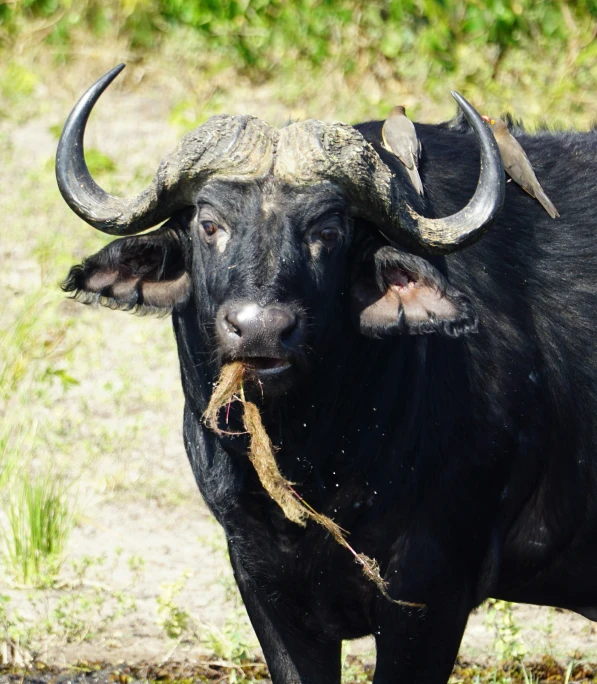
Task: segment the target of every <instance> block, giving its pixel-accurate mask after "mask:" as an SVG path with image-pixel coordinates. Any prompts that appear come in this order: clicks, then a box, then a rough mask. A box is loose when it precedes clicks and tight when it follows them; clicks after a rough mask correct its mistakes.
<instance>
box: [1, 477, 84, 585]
mask: <svg viewBox="0 0 597 684" xmlns="http://www.w3.org/2000/svg"><path fill="white" fill-rule="evenodd" d="M6 517H7V526H6V530H5V533H4V542H5V550H6V553H5V563H6V565H7V568H8V570H9V572H10V574H11V575H12V576H13V579H14V580H15V581H16V582H17V583H19V584H25V585H33V586H39V585H44V584H51V583H52V582H53V581H54V580H55V579H56V576H57V575H58V571H59V570H60V566H61V565H62V562H63V560H64V553H65V549H66V544H67V541H68V538H69V535H70V532H71V530H72V528H73V522H74V519H73V502H72V493H71V491H70V488H69V487H68V486H66V485H65V483H64V481H63V480H61V479H59V478H56V477H55V475H53V474H51V473H50V472H47V473H44V474H41V475H37V476H35V477H33V478H29V477H23V478H21V479H19V480H17V481H16V482H15V486H14V488H13V491H12V492H11V496H10V499H9V503H8V506H7V509H6Z"/></svg>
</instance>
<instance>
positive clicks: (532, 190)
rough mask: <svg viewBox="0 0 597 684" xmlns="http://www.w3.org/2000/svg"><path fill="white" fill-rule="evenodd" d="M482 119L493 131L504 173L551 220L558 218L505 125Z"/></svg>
mask: <svg viewBox="0 0 597 684" xmlns="http://www.w3.org/2000/svg"><path fill="white" fill-rule="evenodd" d="M482 119H483V120H484V121H487V123H488V124H489V125H490V126H491V129H492V130H493V135H494V136H495V139H496V142H497V144H498V147H499V148H500V153H501V155H502V161H503V163H504V170H505V171H506V173H507V174H508V175H509V176H510V178H511V179H512V180H513V181H514V182H515V183H518V185H520V187H521V188H522V189H523V190H524V191H525V192H528V193H529V195H530V196H531V197H534V198H535V199H536V200H537V201H538V202H539V203H540V204H541V206H542V207H543V208H544V209H545V211H546V212H547V213H548V214H549V215H550V216H551V218H554V219H555V218H558V217H559V215H560V214H559V212H558V210H557V209H556V208H555V206H554V205H553V203H552V201H551V200H550V199H549V197H548V196H547V195H546V194H545V191H544V190H543V188H542V187H541V185H540V183H539V181H538V180H537V176H536V175H535V172H534V171H533V167H532V166H531V162H530V161H529V158H528V157H527V155H526V153H525V151H524V149H523V148H522V145H521V144H520V143H519V142H518V140H516V138H515V137H514V136H513V135H512V133H510V131H509V130H508V126H507V125H506V123H505V122H504V121H502V119H496V118H493V117H489V116H484V117H482Z"/></svg>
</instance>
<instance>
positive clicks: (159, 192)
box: [56, 64, 278, 235]
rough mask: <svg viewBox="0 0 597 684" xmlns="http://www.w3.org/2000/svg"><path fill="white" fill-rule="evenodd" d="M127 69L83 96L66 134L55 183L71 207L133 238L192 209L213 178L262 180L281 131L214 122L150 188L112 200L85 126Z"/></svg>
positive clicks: (191, 137) (194, 135) (188, 140)
mask: <svg viewBox="0 0 597 684" xmlns="http://www.w3.org/2000/svg"><path fill="white" fill-rule="evenodd" d="M123 69H124V64H121V65H119V66H117V67H115V68H114V69H112V70H111V71H109V72H108V73H107V74H106V75H105V76H102V78H100V79H99V80H98V81H97V82H96V83H94V84H93V85H92V86H91V88H89V90H88V91H87V92H86V93H85V94H84V95H83V97H82V98H81V99H80V100H79V102H78V103H77V104H76V106H75V108H74V109H73V111H72V112H71V114H70V116H69V117H68V120H67V122H66V124H65V126H64V130H63V131H62V136H61V137H60V142H59V143H58V152H57V154H56V179H57V181H58V187H59V189H60V192H61V193H62V196H63V197H64V199H65V201H66V203H67V204H68V205H69V207H70V208H71V209H72V210H73V211H74V212H75V213H76V214H78V215H79V216H80V217H81V218H82V219H83V220H84V221H87V223H89V224H90V225H92V226H93V227H94V228H97V229H98V230H101V231H103V232H104V233H110V234H111V235H134V234H135V233H139V232H140V231H142V230H145V229H147V228H151V227H152V226H155V225H156V224H158V223H160V222H161V221H164V220H165V219H167V218H169V217H170V216H172V214H173V213H175V212H176V211H178V210H179V209H182V208H184V207H185V206H192V205H193V204H194V196H195V194H196V191H197V189H198V187H200V186H201V185H202V184H203V183H205V181H206V180H207V179H208V178H209V177H210V176H212V175H215V174H217V175H222V176H227V177H231V176H232V177H236V176H238V177H247V176H249V177H252V178H255V177H261V176H264V175H265V174H267V173H268V171H269V170H270V168H271V166H272V163H273V154H274V147H275V143H276V139H277V135H278V134H277V131H275V130H274V129H272V128H271V127H270V126H268V124H266V123H265V122H263V121H260V120H259V119H256V118H254V117H251V116H225V115H219V116H213V117H211V118H210V119H209V120H208V121H207V122H206V123H205V124H203V125H202V126H199V127H198V128H196V129H195V130H194V131H191V132H190V133H188V134H187V135H185V136H184V138H183V139H182V141H181V143H180V144H179V145H178V147H177V148H176V150H175V151H174V152H173V153H172V154H170V155H168V156H167V157H165V158H164V160H163V161H162V162H161V164H160V166H159V169H158V171H157V173H156V175H155V176H154V178H153V181H152V183H151V185H150V187H149V188H147V189H146V190H144V191H143V192H142V193H141V194H140V195H138V196H137V197H133V198H130V199H123V198H121V197H114V196H113V195H110V194H109V193H107V192H106V191H105V190H102V188H100V187H99V185H97V183H96V182H95V181H94V180H93V178H92V177H91V174H90V173H89V170H88V168H87V165H86V164H85V157H84V153H83V135H84V133H85V126H86V124H87V120H88V118H89V115H90V113H91V110H92V109H93V106H94V105H95V103H96V102H97V100H98V99H99V97H100V95H101V94H102V93H103V92H104V90H106V88H107V87H108V86H109V85H110V83H112V81H113V80H114V79H115V78H116V76H118V74H119V73H120V72H121V71H122V70H123Z"/></svg>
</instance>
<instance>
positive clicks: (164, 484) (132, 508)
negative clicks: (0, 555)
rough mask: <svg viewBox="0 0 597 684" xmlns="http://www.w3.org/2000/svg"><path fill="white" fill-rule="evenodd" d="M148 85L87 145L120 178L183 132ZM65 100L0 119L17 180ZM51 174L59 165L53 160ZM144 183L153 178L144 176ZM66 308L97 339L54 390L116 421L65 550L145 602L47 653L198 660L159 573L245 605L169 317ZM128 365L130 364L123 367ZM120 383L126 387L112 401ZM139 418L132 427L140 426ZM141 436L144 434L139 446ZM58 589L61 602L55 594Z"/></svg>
mask: <svg viewBox="0 0 597 684" xmlns="http://www.w3.org/2000/svg"><path fill="white" fill-rule="evenodd" d="M99 71H101V69H100V70H99ZM88 80H90V79H88ZM42 88H43V87H42ZM71 89H72V90H75V87H74V86H72V88H71ZM139 90H140V92H134V91H133V92H128V93H126V94H123V93H122V92H119V91H118V89H115V91H114V92H112V93H110V92H109V93H108V94H107V95H106V96H105V97H104V98H103V99H102V104H101V106H99V107H98V111H97V113H96V114H94V116H93V121H92V125H91V127H90V131H89V135H88V138H87V140H88V145H90V146H93V147H99V148H100V149H101V150H102V151H103V152H104V153H106V154H108V155H111V156H113V157H114V158H116V159H118V172H117V173H116V174H115V176H116V177H115V178H114V179H113V180H114V183H115V184H117V183H118V181H119V179H121V178H126V177H127V176H128V175H129V174H131V173H132V172H138V170H139V168H145V173H146V174H147V175H149V176H151V175H152V173H153V169H154V168H156V167H157V163H158V161H159V159H160V158H161V156H162V155H163V154H164V153H165V152H167V151H169V150H170V149H171V148H172V147H173V146H174V144H175V143H176V141H177V139H178V137H179V135H178V133H177V132H176V131H175V130H174V129H173V128H172V127H170V126H168V125H167V124H166V123H165V122H166V120H167V114H168V103H167V98H166V97H161V96H160V94H159V93H156V92H155V91H151V90H148V89H147V88H145V89H143V88H140V89H139ZM42 94H43V93H42ZM269 97H270V95H269V94H268V93H267V92H266V91H264V92H263V93H261V91H258V92H257V94H256V95H255V96H254V98H253V99H252V101H251V102H250V103H248V101H246V100H245V99H244V97H243V96H240V97H239V98H238V99H237V100H236V101H235V103H234V111H247V110H250V111H251V112H252V113H255V114H260V115H261V116H267V115H269V116H268V118H269V119H270V121H273V122H276V119H277V120H278V122H280V121H282V120H284V118H285V115H286V112H284V108H282V107H277V106H276V105H275V103H274V104H272V103H271V101H270V100H269V99H268V98H269ZM67 101H68V98H66V96H63V99H62V100H59V102H58V103H55V104H51V105H50V114H49V115H46V116H44V118H33V119H31V120H29V121H27V122H26V123H25V124H24V125H18V126H17V125H14V124H12V123H10V122H3V123H2V124H1V125H0V132H1V133H3V134H5V135H6V136H8V137H10V140H11V144H12V146H13V153H12V158H13V160H14V163H13V166H12V167H9V168H4V169H3V170H2V171H0V180H1V179H2V175H3V174H4V181H7V175H8V174H9V175H10V177H11V179H14V178H16V177H17V176H18V172H19V169H21V168H23V165H25V164H26V165H27V167H30V168H37V169H42V168H45V167H44V164H46V163H47V160H48V159H49V158H50V157H51V156H52V155H53V153H54V150H55V145H56V142H55V139H54V138H53V136H52V135H51V134H50V132H49V125H50V124H54V123H58V122H60V121H62V120H63V118H64V115H65V113H66V112H65V111H64V103H65V102H67ZM72 101H74V97H73V100H72ZM272 112H273V114H272ZM40 173H41V171H40ZM43 173H44V174H46V175H51V173H52V171H51V169H49V170H45V171H43ZM48 182H49V181H48ZM139 185H140V186H142V185H143V182H141V181H139ZM56 194H57V193H56ZM63 216H64V220H65V223H64V224H61V225H54V226H53V227H52V229H53V230H56V231H62V232H63V233H64V234H65V235H68V236H69V240H70V239H71V238H70V236H71V235H72V245H73V247H72V252H73V260H74V261H76V259H78V258H80V257H81V256H83V255H84V254H83V250H82V247H81V238H80V235H81V234H82V233H83V232H85V231H89V229H86V228H84V227H83V225H82V224H79V223H77V222H76V220H75V219H73V218H72V217H70V215H69V214H68V212H67V211H66V210H64V214H63ZM87 239H89V238H87ZM91 239H93V238H91ZM103 242H105V241H103ZM99 244H100V243H99V242H98V245H99ZM21 247H22V246H21ZM21 247H19V246H16V247H15V246H12V247H11V248H10V255H11V258H12V259H13V264H14V267H15V270H14V273H13V274H12V276H11V277H13V276H14V279H15V282H16V283H17V285H18V283H20V282H21V279H22V278H24V277H25V275H26V274H27V273H29V272H30V271H32V270H33V271H34V270H35V265H34V264H33V265H32V263H31V262H30V261H28V260H27V258H26V254H25V253H24V252H22V250H21V254H19V249H20V248H21ZM3 250H4V252H3V255H4V256H5V257H6V256H7V255H8V254H9V248H8V246H7V245H4V247H3ZM6 277H8V276H6ZM11 282H12V281H11ZM17 285H15V287H17ZM62 306H63V308H62V309H61V310H60V313H59V315H60V316H64V317H66V318H71V319H73V320H76V321H77V326H78V327H77V330H78V331H85V330H93V331H94V336H93V339H92V340H91V338H89V337H85V336H84V335H83V333H81V334H80V336H79V337H76V338H75V340H76V341H77V343H78V344H79V346H78V347H77V350H76V353H75V364H76V365H75V368H74V370H73V373H74V374H75V375H76V377H77V378H78V379H79V381H80V384H79V385H78V386H77V387H76V388H73V390H72V391H70V393H69V395H68V397H67V398H62V399H60V400H59V401H57V403H56V406H55V410H56V411H57V412H60V411H62V412H63V414H64V413H66V412H67V411H73V412H75V409H73V406H74V405H75V404H77V405H78V404H79V403H80V402H82V401H83V400H84V399H85V400H87V401H89V397H90V396H91V397H92V398H93V402H92V408H91V410H90V411H89V412H88V413H87V414H86V416H85V419H84V420H85V421H87V425H88V426H89V425H90V423H91V427H89V428H88V429H89V430H90V435H91V436H90V439H92V440H96V441H97V440H98V437H97V434H96V433H95V432H93V430H92V427H93V426H96V425H100V424H101V425H105V426H111V429H112V432H111V433H110V439H109V440H108V439H106V447H105V448H102V443H101V440H100V442H99V444H97V447H98V448H97V450H96V452H94V453H95V456H94V458H93V459H91V461H89V459H88V461H87V462H86V463H85V466H84V467H82V468H81V473H82V474H81V496H80V500H79V503H80V507H81V514H80V516H79V519H78V524H77V526H76V528H75V530H74V533H73V534H72V537H71V540H70V545H69V553H68V558H69V562H70V561H71V560H72V559H77V558H81V557H84V556H93V557H98V556H102V555H105V556H106V558H107V559H108V560H107V564H108V565H110V567H111V569H110V570H109V571H105V573H106V575H107V577H105V578H104V579H103V581H104V582H106V583H107V584H109V586H110V587H111V588H113V589H122V590H126V591H128V592H129V593H130V594H131V595H133V596H134V598H135V600H136V603H137V609H136V611H135V612H134V613H132V614H131V615H130V616H128V617H125V618H123V619H121V620H119V621H118V622H117V623H115V624H114V625H113V626H111V628H110V630H109V634H106V635H103V636H102V637H101V638H98V639H95V640H92V641H87V642H85V641H84V642H83V643H73V644H68V645H60V646H59V647H58V648H50V650H49V651H48V654H47V657H48V659H51V660H54V661H55V662H58V663H66V662H72V661H75V660H80V659H85V660H109V661H111V662H114V663H117V662H121V661H129V662H135V661H140V660H150V661H155V662H161V661H162V660H164V659H167V658H170V659H184V658H195V657H197V656H198V655H199V653H201V652H205V649H206V646H205V644H204V645H203V646H201V647H199V646H197V645H196V644H190V645H189V644H184V643H180V644H177V642H176V641H173V640H172V639H168V638H167V637H166V636H165V635H164V631H163V629H162V627H160V626H159V625H158V624H157V611H156V608H157V603H156V599H157V597H158V596H159V595H160V594H161V593H163V588H162V585H164V584H167V583H172V582H174V581H175V580H177V579H178V578H179V577H181V576H182V574H183V573H185V572H186V571H188V572H189V573H190V575H191V576H190V577H189V579H188V581H187V583H186V586H185V588H184V590H183V591H182V593H181V594H180V595H179V596H178V597H177V599H176V601H177V602H178V603H179V605H181V606H183V607H184V610H186V611H188V613H190V614H191V615H192V616H193V618H194V620H195V621H196V622H197V624H198V625H200V631H201V630H202V629H204V627H203V626H205V625H216V626H218V627H220V628H221V627H223V626H224V625H225V624H226V622H227V621H228V620H230V619H231V617H234V616H235V615H236V612H237V611H238V603H237V599H236V600H235V599H234V598H233V597H232V598H231V596H230V593H231V592H230V586H231V574H230V570H229V568H228V565H227V561H226V557H225V551H224V545H223V541H222V535H221V532H220V531H219V529H218V527H217V526H216V524H215V523H214V522H213V520H212V519H211V518H210V516H209V513H208V511H207V510H206V508H205V506H204V504H203V503H202V501H201V500H200V497H199V494H198V492H197V491H196V489H195V485H194V482H193V478H192V475H191V472H190V468H189V466H188V464H187V461H186V456H185V453H184V449H183V446H182V439H181V427H180V425H181V418H182V397H181V392H180V388H179V385H178V368H177V363H176V351H175V345H174V340H173V339H172V335H171V333H170V331H169V323H168V321H167V320H154V319H138V318H134V317H132V316H128V315H126V314H124V313H119V312H110V311H104V310H102V311H99V310H96V311H93V310H90V309H87V308H84V307H81V306H80V305H78V304H75V303H65V304H64V305H62ZM123 369H127V370H126V373H125V372H124V370H123ZM123 375H126V377H123ZM115 387H116V388H118V392H119V395H118V396H119V397H120V398H119V399H118V401H111V397H112V396H113V392H114V388H115ZM69 402H70V403H69ZM73 402H74V403H75V404H73ZM61 415H62V414H61ZM133 419H134V421H135V424H134V425H135V429H134V432H130V431H129V430H132V428H131V427H130V425H131V424H132V423H130V421H131V420H133ZM127 421H129V422H127ZM115 426H116V427H115ZM118 426H120V427H118ZM127 426H128V427H127ZM78 429H83V428H78ZM133 439H134V440H135V444H134V446H131V444H130V442H131V440H133ZM76 457H77V455H76V454H74V453H70V452H69V453H62V454H60V458H62V459H70V458H72V459H75V458H76ZM119 554H120V556H119ZM131 556H139V557H141V558H142V559H143V560H144V563H145V571H144V572H143V573H142V574H141V575H140V577H138V578H136V579H135V578H134V577H133V576H132V575H131V572H130V571H129V569H128V565H127V562H126V561H127V559H129V558H130V557H131ZM111 564H112V565H114V567H112V566H111ZM67 566H68V563H67ZM67 566H65V568H66V567H67ZM65 576H68V570H65ZM3 591H4V593H10V595H11V596H12V597H13V602H14V605H15V606H17V607H21V608H22V609H23V610H25V611H26V606H27V601H28V592H27V591H22V590H18V589H14V588H6V589H5V590H3ZM50 598H51V600H55V596H54V598H52V595H51V594H50ZM515 617H516V620H517V622H518V624H519V625H520V626H521V628H522V632H521V640H522V642H523V643H524V644H525V645H526V646H527V647H528V649H529V654H530V656H531V657H532V656H534V655H537V656H538V655H541V654H544V653H552V654H553V655H555V656H557V657H558V658H563V659H567V658H569V657H572V656H574V657H577V658H578V657H581V656H582V657H584V658H587V659H589V660H597V639H596V637H595V628H594V626H593V625H592V623H590V622H589V621H587V620H585V619H584V618H582V617H580V616H577V615H574V614H571V613H568V612H565V611H555V610H553V609H546V608H537V607H530V606H522V605H520V606H516V608H515ZM235 619H236V618H235ZM492 642H493V634H492V632H491V630H490V629H489V628H488V627H487V625H486V615H485V612H484V611H479V612H477V613H476V614H474V615H472V616H471V619H470V622H469V626H468V628H467V631H466V635H465V638H464V642H463V646H462V650H461V654H462V655H463V656H464V657H465V658H471V659H475V660H479V659H481V660H483V659H486V658H487V657H490V656H491V652H492V651H491V645H492ZM351 649H352V651H353V652H356V653H362V654H365V655H366V654H370V653H371V651H372V643H371V641H370V640H364V641H362V642H359V643H357V644H353V645H352V646H351Z"/></svg>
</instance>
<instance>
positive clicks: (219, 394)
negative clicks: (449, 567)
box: [204, 361, 424, 608]
mask: <svg viewBox="0 0 597 684" xmlns="http://www.w3.org/2000/svg"><path fill="white" fill-rule="evenodd" d="M244 372H245V366H244V365H243V364H242V363H240V362H238V361H237V362H234V363H229V364H226V365H225V366H224V367H223V368H222V372H221V374H220V379H219V381H218V384H217V385H216V386H215V387H214V391H213V393H212V396H211V399H210V402H209V405H208V407H207V409H206V411H205V414H204V420H205V422H206V424H207V426H208V427H209V428H210V429H212V430H213V431H214V432H215V433H216V434H218V435H220V436H221V435H224V434H236V433H229V432H226V431H225V430H222V429H221V428H220V426H219V424H218V417H219V413H220V410H221V409H223V408H224V407H226V409H227V410H226V417H228V413H229V409H230V405H231V404H232V402H234V401H239V402H240V403H241V404H242V405H243V410H244V413H243V422H244V425H245V429H246V431H247V434H248V435H249V437H250V446H249V459H250V461H251V463H252V464H253V467H254V468H255V472H256V473H257V476H258V477H259V480H260V482H261V484H262V485H263V488H264V489H265V491H266V492H267V493H268V494H269V495H270V497H271V498H272V499H273V500H274V501H275V502H276V503H277V504H278V506H280V508H281V509H282V510H283V511H284V515H285V516H286V517H287V518H288V519H289V520H291V521H292V522H295V523H297V524H298V525H301V526H303V527H304V526H305V524H306V521H307V520H313V521H314V522H316V523H317V524H318V525H321V526H322V527H324V528H325V529H326V530H327V531H328V532H329V533H330V534H331V536H332V537H333V538H334V539H335V540H336V541H337V542H338V544H340V545H341V546H343V547H344V548H345V549H347V550H348V551H350V553H351V554H352V555H353V557H354V559H355V562H356V563H358V564H359V565H360V566H361V568H362V570H363V574H364V575H365V577H367V579H369V580H371V581H372V582H373V583H374V584H375V585H376V586H377V588H378V589H379V591H380V593H381V594H382V595H383V596H384V597H385V598H386V599H388V601H391V602H392V603H397V604H399V605H401V606H409V607H413V608H423V607H424V604H422V603H412V602H410V601H400V600H397V599H393V598H392V597H391V596H390V595H389V594H388V589H387V584H386V582H385V580H384V579H383V578H382V576H381V574H380V571H379V564H378V563H377V561H376V560H375V559H373V558H369V557H368V556H366V555H365V554H363V553H357V552H356V551H355V550H354V549H353V548H352V546H351V545H350V544H349V543H348V541H347V540H346V535H347V534H348V533H347V532H346V530H343V529H342V528H341V527H340V526H339V525H338V524H337V523H335V522H334V521H333V520H332V519H331V518H328V517H327V516H325V515H322V514H321V513H318V512H317V511H316V510H315V509H314V508H313V507H312V506H310V505H309V504H308V503H307V502H306V501H305V500H304V499H303V498H302V497H301V496H300V495H299V494H298V493H297V492H296V490H295V489H294V488H293V486H292V484H293V483H292V482H289V481H288V480H287V479H286V478H285V477H284V476H283V475H282V473H281V472H280V470H279V469H278V464H277V463H276V459H275V455H274V454H275V447H274V445H273V444H272V442H271V440H270V438H269V436H268V434H267V432H266V430H265V427H264V425H263V422H262V420H261V414H260V413H259V409H258V408H257V406H256V405H255V404H254V403H253V402H251V401H247V400H246V399H245V395H244V391H243V375H244Z"/></svg>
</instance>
